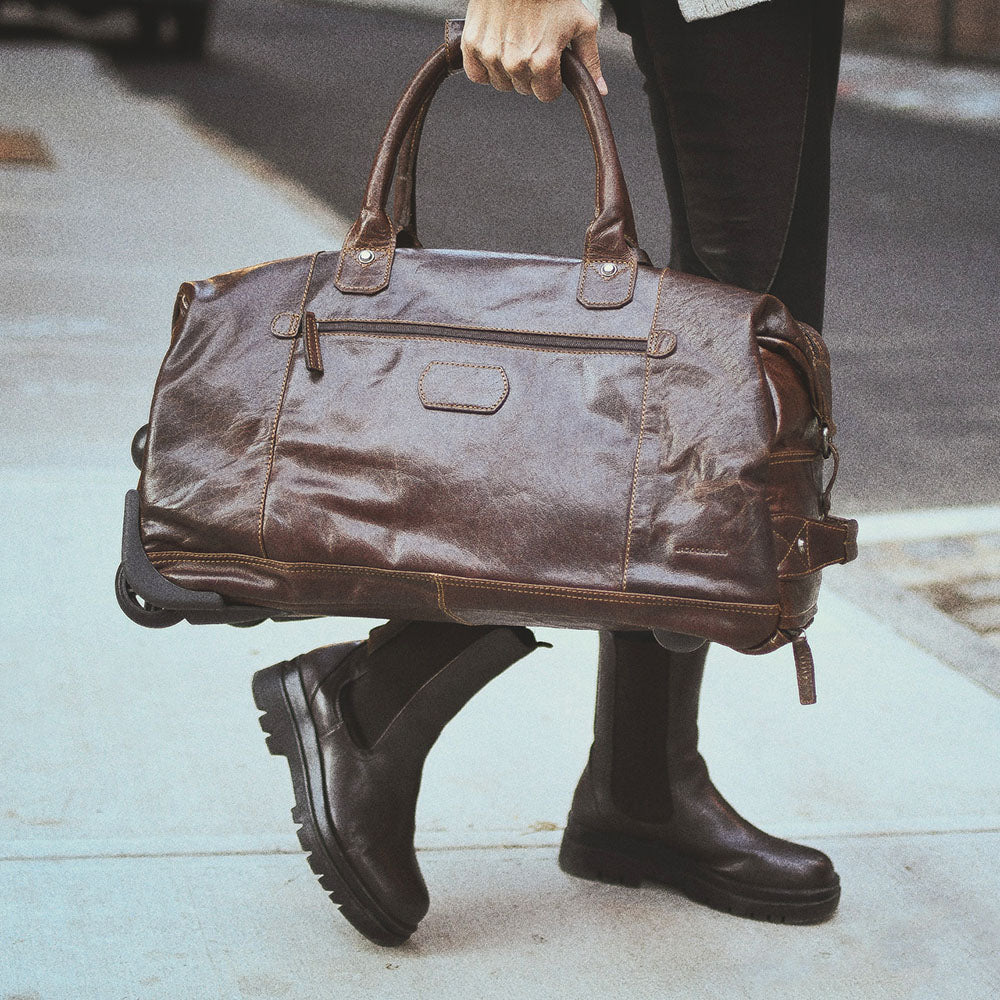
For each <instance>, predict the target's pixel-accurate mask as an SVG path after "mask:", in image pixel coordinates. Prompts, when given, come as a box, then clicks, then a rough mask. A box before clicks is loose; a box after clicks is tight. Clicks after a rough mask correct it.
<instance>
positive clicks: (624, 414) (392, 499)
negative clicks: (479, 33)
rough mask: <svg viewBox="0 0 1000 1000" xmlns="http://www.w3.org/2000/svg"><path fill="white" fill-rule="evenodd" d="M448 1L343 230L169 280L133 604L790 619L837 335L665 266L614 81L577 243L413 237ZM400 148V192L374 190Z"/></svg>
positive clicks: (492, 617)
mask: <svg viewBox="0 0 1000 1000" xmlns="http://www.w3.org/2000/svg"><path fill="white" fill-rule="evenodd" d="M459 31H460V26H456V25H455V24H454V23H450V25H449V30H448V32H447V33H446V42H445V44H444V45H442V46H441V47H440V48H439V49H438V50H437V51H436V52H435V53H434V54H433V55H432V56H431V58H430V59H429V60H428V61H427V62H426V63H425V64H424V66H423V67H422V68H421V69H420V70H419V72H418V73H417V75H416V76H415V78H414V79H413V81H412V82H411V84H410V85H409V87H408V88H407V90H406V92H405V93H404V95H403V97H402V98H401V99H400V102H399V104H398V105H397V107H396V110H395V112H394V114H393V116H392V119H391V121H390V123H389V127H388V129H387V131H386V133H385V137H384V138H383V140H382V143H381V145H380V147H379V149H378V153H377V155H376V158H375V165H374V167H373V169H372V173H371V176H370V178H369V181H368V186H367V189H366V192H365V196H364V203H363V205H362V208H361V212H360V214H359V215H358V218H357V220H356V222H355V223H354V226H353V228H352V229H351V231H350V233H349V234H348V237H347V239H346V241H345V244H344V248H343V249H342V250H341V251H340V252H339V253H338V252H335V251H331V252H326V251H322V252H318V253H315V254H312V255H311V256H308V257H300V258H293V259H289V260H281V261H275V262H273V263H268V264H261V265H258V266H256V267H250V268H247V269H246V270H242V271H236V272H232V273H230V274H224V275H221V276H219V277H216V278H211V279H209V280H206V281H195V282H187V283H185V284H184V285H182V287H181V290H180V293H179V295H178V297H177V303H176V306H175V309H174V317H173V327H172V332H171V341H170V348H169V350H168V352H167V355H166V358H165V359H164V362H163V366H162V369H161V371H160V376H159V379H158V381H157V384H156V389H155V393H154V398H153V405H152V412H151V417H150V423H149V428H148V442H147V443H146V444H145V446H144V447H143V446H142V445H141V444H140V451H141V452H142V455H141V456H140V458H141V461H142V465H141V467H142V476H141V480H140V484H139V490H138V493H136V492H135V491H132V492H131V493H130V494H129V496H128V498H127V503H126V523H125V538H124V543H123V552H124V566H123V569H122V571H121V572H120V573H119V579H118V593H119V598H120V600H121V602H122V606H123V608H125V610H126V611H127V613H129V614H130V615H131V616H132V617H133V618H134V619H135V620H137V621H141V622H143V623H144V624H149V625H166V624H172V623H173V622H174V621H178V620H180V619H181V618H187V619H188V620H189V621H192V622H222V621H226V622H231V623H249V622H252V621H255V620H260V619H263V618H266V617H274V618H295V617H303V616H311V615H357V616H377V617H407V618H417V619H426V620H448V621H458V622H464V623H469V624H481V623H496V624H503V623H508V624H524V625H552V626H558V627H566V628H587V629H595V628H614V629H653V630H656V631H657V634H658V637H661V638H662V640H663V641H664V642H665V643H669V642H670V636H669V634H670V633H674V634H681V635H686V636H698V637H704V638H707V639H711V640H713V641H717V642H722V643H724V644H726V645H727V646H731V647H733V648H734V649H738V650H743V651H745V652H749V653H761V652H767V651H769V650H771V649H775V648H777V647H779V646H781V645H784V644H785V643H787V642H790V641H791V642H794V644H795V647H796V654H797V655H796V663H797V666H798V675H799V682H800V696H801V697H802V700H803V701H806V702H808V701H811V700H813V699H814V692H813V681H812V665H811V658H810V656H809V652H808V646H807V645H806V643H805V639H804V637H803V635H802V630H803V629H805V627H806V626H807V625H808V624H809V623H810V621H811V620H812V618H813V615H814V614H815V612H816V596H817V592H818V589H819V583H820V570H821V569H822V568H823V567H824V566H828V565H830V564H832V563H842V562H847V561H848V560H849V559H851V558H853V557H854V555H855V553H856V546H855V535H856V528H857V526H856V523H855V522H853V521H846V520H843V519H840V518H836V517H833V516H831V515H830V513H829V495H830V490H829V486H827V487H826V488H824V486H823V466H824V459H825V458H826V457H827V456H829V455H831V454H835V453H834V452H833V441H832V438H833V434H834V422H833V417H832V415H831V400H830V369H829V356H828V354H827V351H826V348H825V346H824V344H823V341H822V340H821V339H820V337H819V335H818V334H817V333H816V332H815V331H813V330H812V329H810V328H809V327H807V326H804V325H803V324H801V323H797V322H796V321H795V320H794V319H793V318H792V316H791V315H790V314H789V312H788V310H787V309H786V308H785V307H784V306H783V305H782V304H781V303H780V302H779V301H777V300H776V299H775V298H773V297H771V296H768V295H759V294H755V293H752V292H748V291H744V290H742V289H739V288H733V287H730V286H726V285H722V284H719V283H716V282H712V281H708V280H703V279H700V278H694V277H689V276H686V275H683V274H677V273H674V272H672V271H669V270H659V269H657V268H654V267H653V266H652V265H651V264H650V263H649V260H648V258H647V257H646V255H645V253H644V252H643V251H642V250H641V249H640V248H639V245H638V242H637V240H636V235H635V226H634V223H633V220H632V212H631V207H630V204H629V199H628V193H627V191H626V187H625V181H624V178H623V177H622V171H621V166H620V164H619V161H618V155H617V152H616V150H615V144H614V140H613V138H612V135H611V129H610V126H609V124H608V119H607V115H606V112H605V110H604V106H603V103H602V101H601V98H600V96H599V94H598V92H597V89H596V87H595V85H594V84H593V82H592V81H591V78H590V76H589V75H588V74H587V72H586V71H585V70H584V68H583V67H582V65H581V64H580V63H579V61H578V60H577V59H576V58H575V57H574V56H573V55H572V54H571V53H569V52H567V53H566V54H565V55H564V57H563V79H564V80H565V82H566V84H567V86H568V88H569V90H570V91H571V92H572V93H573V95H574V97H576V99H577V101H578V102H579V104H580V107H581V109H582V111H583V116H584V120H585V122H586V124H587V128H588V131H589V133H590V138H591V141H592V143H593V147H594V154H595V157H596V161H597V185H596V207H595V212H594V217H593V219H592V221H591V222H590V225H589V226H588V228H587V232H586V239H585V242H584V249H583V259H582V260H571V259H563V258H557V257H545V256H528V255H522V254H509V253H503V254H501V253H486V252H471V251H456V250H428V249H424V248H422V247H420V245H419V242H418V241H417V240H416V235H415V231H414V225H413V210H412V173H413V162H414V157H415V155H416V147H417V143H418V140H419V136H420V128H421V126H422V123H423V119H424V115H425V114H426V111H427V106H428V104H429V102H430V100H431V98H432V97H433V94H434V92H435V91H436V89H437V87H438V86H439V85H440V83H441V81H442V80H443V79H444V78H445V77H446V76H447V75H448V73H449V72H450V71H453V70H455V69H458V68H459V67H460V66H461V53H460V50H459V46H458V32H459ZM401 151H402V153H403V158H402V160H401V162H400V164H399V171H400V174H401V177H402V181H401V182H398V183H397V191H396V219H397V225H395V226H394V225H393V224H392V223H391V222H390V221H389V218H388V216H387V214H386V200H387V196H388V192H389V187H390V184H391V181H392V177H393V171H394V169H395V168H396V166H397V159H398V158H399V157H400V154H401Z"/></svg>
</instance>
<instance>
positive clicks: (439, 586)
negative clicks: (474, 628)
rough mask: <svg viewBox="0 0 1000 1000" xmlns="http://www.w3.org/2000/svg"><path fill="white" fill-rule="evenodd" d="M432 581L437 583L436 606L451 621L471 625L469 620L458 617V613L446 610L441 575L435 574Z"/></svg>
mask: <svg viewBox="0 0 1000 1000" xmlns="http://www.w3.org/2000/svg"><path fill="white" fill-rule="evenodd" d="M434 582H435V583H436V584H437V597H438V607H439V608H440V609H441V611H443V612H444V613H445V614H446V615H447V616H448V617H449V618H451V619H452V620H453V621H456V622H458V623H459V625H471V624H472V623H471V622H467V621H463V620H462V619H461V618H459V617H458V615H455V614H452V613H451V612H450V611H449V610H448V605H447V603H446V602H445V598H444V581H443V580H442V579H441V577H440V576H435V577H434Z"/></svg>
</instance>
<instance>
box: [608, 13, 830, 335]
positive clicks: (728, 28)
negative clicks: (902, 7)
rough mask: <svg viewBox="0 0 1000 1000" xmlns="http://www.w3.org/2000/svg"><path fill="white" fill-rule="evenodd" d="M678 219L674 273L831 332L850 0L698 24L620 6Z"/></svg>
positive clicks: (674, 224)
mask: <svg viewBox="0 0 1000 1000" xmlns="http://www.w3.org/2000/svg"><path fill="white" fill-rule="evenodd" d="M616 6H617V7H618V8H619V10H620V12H621V14H622V16H621V18H620V21H621V23H622V24H623V25H624V26H626V27H628V29H629V31H630V33H631V36H632V45H633V51H634V53H635V58H636V63H637V65H638V66H639V69H640V71H641V72H642V75H643V77H644V89H645V91H646V95H647V98H648V101H649V110H650V119H651V123H652V126H653V132H654V135H655V137H656V144H657V152H658V154H659V158H660V164H661V168H662V171H663V180H664V186H665V188H666V193H667V199H668V202H669V205H670V213H671V253H670V266H671V267H673V268H674V269H676V270H680V271H685V272H687V273H691V274H699V275H702V276H705V277H715V278H717V279H719V280H720V281H726V282H730V283H732V284H736V285H740V286H742V287H745V288H750V289H752V290H754V291H761V292H764V291H769V292H771V293H773V294H775V295H777V296H778V297H779V298H781V299H782V300H783V301H784V302H785V303H786V305H788V306H789V308H790V309H791V310H792V313H793V314H794V315H795V316H796V317H797V318H798V319H801V320H803V321H804V322H807V323H809V324H810V325H812V326H814V327H816V328H820V327H821V326H822V322H823V304H824V291H825V276H826V252H827V233H828V216H829V190H830V129H831V124H832V116H833V104H834V99H835V97H836V87H837V75H838V72H839V66H840V46H841V30H842V23H843V6H844V5H843V0H811V2H810V0H769V2H768V3H763V4H759V5H757V6H754V7H750V8H747V9H745V10H742V11H736V12H734V13H732V14H726V15H723V16H722V17H717V18H710V19H707V20H702V21H694V22H691V23H687V22H685V21H684V19H683V18H682V17H681V16H680V13H679V12H678V10H677V8H676V6H675V5H674V4H671V3H663V2H662V0H619V2H618V3H617V4H616Z"/></svg>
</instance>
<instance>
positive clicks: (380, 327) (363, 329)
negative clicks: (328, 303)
mask: <svg viewBox="0 0 1000 1000" xmlns="http://www.w3.org/2000/svg"><path fill="white" fill-rule="evenodd" d="M299 333H300V334H301V335H302V337H303V338H304V339H305V346H306V352H305V353H306V367H307V368H308V369H309V371H311V372H316V373H317V374H320V373H322V371H323V358H322V353H321V351H320V339H319V338H320V335H321V334H324V333H325V334H339V335H342V336H350V335H351V334H357V335H359V336H362V337H364V336H373V337H385V338H392V337H401V338H407V337H408V338H420V339H422V340H423V339H434V340H454V341H463V340H466V341H467V340H474V341H477V342H480V343H484V344H499V345H507V346H510V347H540V348H547V349H549V350H553V349H555V350H562V351H592V350H594V349H595V348H596V349H599V350H601V351H609V352H612V353H622V354H645V353H646V350H647V341H646V339H645V338H643V339H642V340H639V339H637V338H634V337H612V336H581V335H574V334H569V333H566V334H564V333H531V332H528V331H519V330H476V329H472V330H470V329H469V328H468V327H463V326H449V325H444V324H442V325H438V324H432V323H394V322H385V321H373V320H357V319H336V320H322V321H319V320H317V319H316V316H315V314H313V313H311V312H307V313H305V314H304V315H303V317H302V322H301V324H300V327H299Z"/></svg>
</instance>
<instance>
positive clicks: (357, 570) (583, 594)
mask: <svg viewBox="0 0 1000 1000" xmlns="http://www.w3.org/2000/svg"><path fill="white" fill-rule="evenodd" d="M149 558H150V561H151V562H152V563H153V564H154V565H160V566H163V565H167V564H170V563H194V564H197V563H205V562H215V563H225V564H226V565H235V566H239V565H246V566H256V567H258V568H262V569H266V568H270V567H272V566H273V567H277V568H280V570H281V572H283V573H293V574H305V573H354V574H359V575H372V576H390V577H391V576H397V577H401V578H405V579H413V580H421V581H423V582H426V583H433V582H435V579H436V578H437V577H440V579H441V580H442V581H443V582H445V583H447V585H448V586H451V587H465V588H478V589H485V590H513V591H516V592H520V593H527V594H537V595H540V596H544V595H552V596H555V597H563V598H566V599H570V600H579V601H610V602H612V603H613V604H636V605H646V606H647V607H655V606H657V605H664V604H666V605H680V606H681V607H693V608H706V609H708V610H711V611H715V610H718V609H720V608H725V609H727V610H728V611H732V612H733V613H734V614H747V615H756V616H760V617H770V616H773V615H774V614H777V613H778V612H779V611H780V610H781V608H780V605H777V604H741V603H736V602H734V601H701V600H697V599H696V598H692V597H665V596H661V595H658V594H637V593H633V594H621V593H619V592H617V591H614V590H606V591H605V590H601V591H594V590H584V589H583V588H572V587H557V586H546V585H545V584H527V583H507V582H506V581H503V580H474V579H467V578H464V577H457V576H456V577H448V576H443V575H441V574H433V573H420V572H413V571H407V570H394V569H378V568H375V567H369V566H338V565H335V564H332V563H331V564H322V565H321V564H309V563H286V562H282V561H281V560H278V559H271V558H264V559H262V558H261V557H260V556H235V557H234V556H230V555H228V554H226V553H200V554H197V555H195V554H192V553H188V552H157V553H154V554H152V555H150V557H149ZM758 609H759V610H758Z"/></svg>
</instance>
